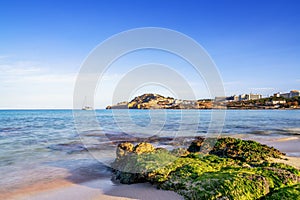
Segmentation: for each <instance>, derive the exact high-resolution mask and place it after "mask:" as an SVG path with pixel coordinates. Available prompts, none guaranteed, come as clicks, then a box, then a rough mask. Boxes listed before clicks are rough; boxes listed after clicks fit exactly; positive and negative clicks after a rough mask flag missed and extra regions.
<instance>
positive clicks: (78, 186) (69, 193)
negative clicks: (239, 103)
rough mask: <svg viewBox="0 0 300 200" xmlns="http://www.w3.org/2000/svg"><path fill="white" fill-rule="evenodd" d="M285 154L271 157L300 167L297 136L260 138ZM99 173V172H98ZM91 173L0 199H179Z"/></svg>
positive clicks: (148, 186) (145, 186)
mask: <svg viewBox="0 0 300 200" xmlns="http://www.w3.org/2000/svg"><path fill="white" fill-rule="evenodd" d="M259 142H262V143H265V144H268V145H270V146H274V147H275V148H278V149H279V150H281V151H283V152H285V153H287V156H286V157H285V158H286V159H273V161H274V162H281V163H286V164H289V165H292V166H294V167H296V168H298V169H300V157H292V156H289V155H290V154H292V155H293V154H295V153H299V152H300V149H299V144H300V139H299V138H298V137H293V138H283V139H277V140H271V141H259ZM98 175H100V174H98ZM95 178H96V177H91V174H85V175H81V176H76V177H75V178H73V179H63V178H59V179H57V180H52V181H48V182H46V181H45V182H38V183H35V184H32V185H28V186H26V187H22V188H19V189H15V190H11V191H7V192H4V193H1V195H0V199H14V200H40V199H42V200H54V199H66V200H71V199H88V200H89V199H99V200H114V199H124V200H125V199H140V200H152V199H157V200H160V199H161V200H165V199H172V200H177V199H178V200H180V199H183V197H181V196H180V195H178V194H176V193H175V192H172V191H164V190H158V189H156V187H155V186H152V185H151V184H149V183H142V184H132V185H124V184H115V183H113V182H112V181H111V180H110V176H109V175H108V174H107V173H106V174H103V175H102V176H101V175H100V177H99V178H97V179H95Z"/></svg>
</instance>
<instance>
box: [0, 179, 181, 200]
mask: <svg viewBox="0 0 300 200" xmlns="http://www.w3.org/2000/svg"><path fill="white" fill-rule="evenodd" d="M0 199H14V200H59V199H63V200H74V199H87V200H89V199H91V200H92V199H93V200H94V199H99V200H116V199H121V200H127V199H128V200H129V199H141V200H153V199H157V200H165V199H172V200H182V199H183V198H182V197H181V196H179V195H178V194H176V193H175V192H172V191H164V190H158V189H156V188H155V187H154V186H152V185H151V184H149V183H141V184H132V185H121V184H120V185H113V184H112V183H111V181H110V179H107V178H104V179H98V180H93V181H88V182H84V183H81V184H74V183H71V182H67V181H64V180H57V181H55V182H52V183H47V184H37V185H34V186H30V187H28V188H24V189H21V190H19V191H15V192H14V193H11V194H9V193H8V194H4V195H3V194H2V195H0Z"/></svg>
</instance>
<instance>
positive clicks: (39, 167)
mask: <svg viewBox="0 0 300 200" xmlns="http://www.w3.org/2000/svg"><path fill="white" fill-rule="evenodd" d="M78 112H79V113H81V114H80V116H79V117H81V118H83V119H86V121H83V122H84V123H83V124H81V125H78V120H75V119H78V118H75V119H74V117H73V112H72V110H1V111H0V122H1V123H0V147H1V148H0V172H1V177H0V188H2V189H5V188H9V187H12V186H15V187H17V186H18V185H22V184H25V183H28V182H35V181H37V180H36V179H45V178H47V179H51V178H55V177H66V176H67V174H69V173H70V172H74V171H75V172H76V171H78V170H79V169H89V167H88V166H97V165H98V164H99V163H98V162H97V160H95V159H94V158H95V154H97V155H98V156H100V157H102V156H104V157H105V155H106V154H107V157H108V158H110V157H112V156H113V155H110V154H109V152H108V151H106V150H113V151H114V148H115V146H114V145H113V144H111V141H114V140H118V136H120V137H121V136H122V137H125V138H126V137H132V136H138V137H149V136H153V135H158V136H169V137H178V136H188V135H190V136H195V135H204V136H205V135H206V133H207V130H208V128H209V124H210V122H211V117H212V113H211V112H212V111H210V110H185V111H182V110H151V111H150V110H119V111H113V110H97V111H96V112H95V113H94V112H93V111H78ZM113 112H114V113H113ZM94 114H95V117H96V118H95V119H94V120H90V121H89V119H90V118H89V117H91V116H94ZM75 116H76V115H75ZM236 134H245V135H248V136H250V137H254V138H255V137H265V138H276V137H291V136H292V137H300V110H227V111H226V117H225V122H224V126H223V131H222V135H236ZM108 147H109V148H108ZM110 153H111V152H110ZM96 157H97V156H96ZM96 168H97V167H96ZM99 169H100V167H99Z"/></svg>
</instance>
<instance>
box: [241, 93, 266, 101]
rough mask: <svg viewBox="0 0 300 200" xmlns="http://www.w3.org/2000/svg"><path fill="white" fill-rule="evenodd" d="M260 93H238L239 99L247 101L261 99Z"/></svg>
mask: <svg viewBox="0 0 300 200" xmlns="http://www.w3.org/2000/svg"><path fill="white" fill-rule="evenodd" d="M261 98H262V95H261V94H252V93H250V94H241V95H239V101H249V100H257V99H261Z"/></svg>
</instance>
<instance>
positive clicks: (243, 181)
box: [112, 138, 300, 200]
mask: <svg viewBox="0 0 300 200" xmlns="http://www.w3.org/2000/svg"><path fill="white" fill-rule="evenodd" d="M203 145H205V142H204V138H197V139H196V140H195V141H193V142H192V143H191V145H190V146H189V147H188V148H187V149H184V148H178V149H173V150H171V151H168V150H166V149H163V148H155V147H154V146H152V145H151V144H150V143H139V144H137V145H135V146H134V145H133V144H131V143H122V144H119V146H118V149H117V159H116V160H115V161H114V162H113V163H112V168H113V178H114V180H118V181H120V182H121V183H125V184H132V183H139V182H151V183H152V184H155V185H157V187H158V188H161V189H165V190H173V191H175V192H177V193H179V194H180V195H182V196H184V198H185V199H249V200H250V199H297V198H298V199H299V193H300V191H299V184H300V171H299V170H298V169H295V168H293V167H291V166H288V165H285V164H279V163H272V162H270V161H269V159H270V158H280V157H281V156H282V155H284V154H283V153H281V152H280V151H278V150H276V149H274V148H273V147H268V146H266V145H262V144H260V143H257V142H254V141H244V140H240V139H235V138H220V139H217V141H216V145H215V146H214V148H212V150H211V151H210V152H209V153H207V154H203V153H202V151H200V150H201V147H203ZM119 149H122V151H120V150H119ZM123 151H124V152H125V153H124V152H123ZM120 152H121V153H120ZM285 197H287V198H285Z"/></svg>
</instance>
